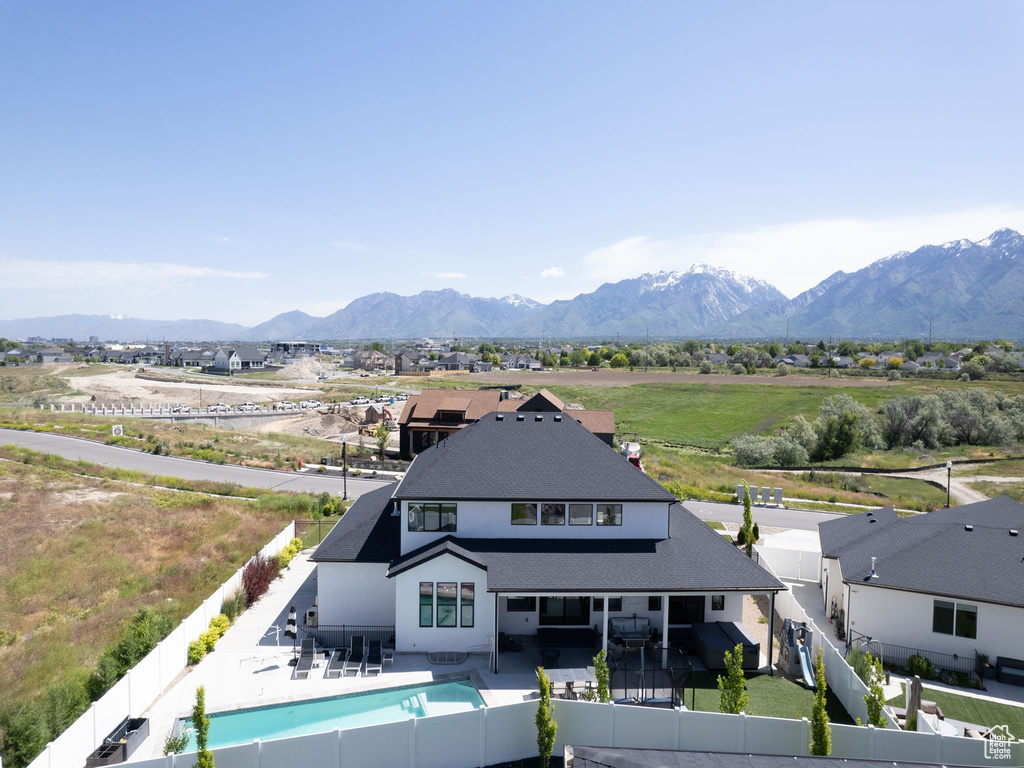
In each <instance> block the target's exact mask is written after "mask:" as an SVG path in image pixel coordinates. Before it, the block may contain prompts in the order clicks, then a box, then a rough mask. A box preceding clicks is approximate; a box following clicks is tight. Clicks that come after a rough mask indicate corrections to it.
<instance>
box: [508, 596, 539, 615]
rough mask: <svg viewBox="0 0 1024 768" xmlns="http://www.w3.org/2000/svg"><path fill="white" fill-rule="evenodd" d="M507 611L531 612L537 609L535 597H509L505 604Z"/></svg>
mask: <svg viewBox="0 0 1024 768" xmlns="http://www.w3.org/2000/svg"><path fill="white" fill-rule="evenodd" d="M505 610H507V611H508V612H509V613H533V612H534V611H536V610H537V598H536V597H510V598H509V599H508V601H507V603H506V605H505Z"/></svg>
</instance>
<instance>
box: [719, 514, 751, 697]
mask: <svg viewBox="0 0 1024 768" xmlns="http://www.w3.org/2000/svg"><path fill="white" fill-rule="evenodd" d="M748 498H749V494H748ZM724 655H725V675H719V676H718V692H719V694H720V695H719V699H718V711H719V712H725V713H726V714H729V715H738V714H739V713H740V712H746V711H747V710H748V709H749V707H750V694H749V693H747V678H746V676H745V675H744V674H743V646H742V645H741V644H739V643H737V644H736V647H735V648H733V649H732V651H731V652H730V651H726V652H725V654H724Z"/></svg>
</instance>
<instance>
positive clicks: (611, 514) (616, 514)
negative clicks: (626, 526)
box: [597, 504, 622, 525]
mask: <svg viewBox="0 0 1024 768" xmlns="http://www.w3.org/2000/svg"><path fill="white" fill-rule="evenodd" d="M597 524H598V525H622V505H621V504H598V505H597Z"/></svg>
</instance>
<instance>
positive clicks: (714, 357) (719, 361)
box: [708, 352, 729, 365]
mask: <svg viewBox="0 0 1024 768" xmlns="http://www.w3.org/2000/svg"><path fill="white" fill-rule="evenodd" d="M708 362H710V363H714V364H715V365H724V364H725V363H728V362H729V356H728V355H727V354H725V353H724V352H712V353H711V354H710V355H708Z"/></svg>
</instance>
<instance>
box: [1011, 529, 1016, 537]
mask: <svg viewBox="0 0 1024 768" xmlns="http://www.w3.org/2000/svg"><path fill="white" fill-rule="evenodd" d="M1010 535H1011V536H1016V535H1017V529H1016V528H1011V529H1010Z"/></svg>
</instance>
